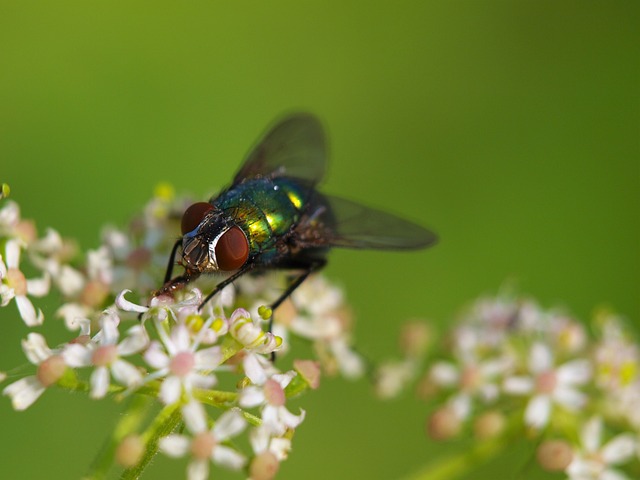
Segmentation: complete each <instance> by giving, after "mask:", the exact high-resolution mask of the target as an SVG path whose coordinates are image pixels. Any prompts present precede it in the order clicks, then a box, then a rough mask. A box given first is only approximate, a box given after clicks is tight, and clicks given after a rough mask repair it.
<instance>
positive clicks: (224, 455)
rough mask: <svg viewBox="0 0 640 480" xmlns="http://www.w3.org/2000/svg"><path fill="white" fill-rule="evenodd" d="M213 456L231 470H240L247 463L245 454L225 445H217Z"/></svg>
mask: <svg viewBox="0 0 640 480" xmlns="http://www.w3.org/2000/svg"><path fill="white" fill-rule="evenodd" d="M211 457H212V459H213V461H214V462H216V463H217V464H218V465H221V466H223V467H226V468H228V469H230V470H240V469H241V468H242V467H244V465H245V464H246V463H247V459H246V458H245V456H244V455H242V454H241V453H238V452H236V451H235V450H234V449H233V448H229V447H227V446H225V445H216V447H215V448H214V449H213V452H212V454H211Z"/></svg>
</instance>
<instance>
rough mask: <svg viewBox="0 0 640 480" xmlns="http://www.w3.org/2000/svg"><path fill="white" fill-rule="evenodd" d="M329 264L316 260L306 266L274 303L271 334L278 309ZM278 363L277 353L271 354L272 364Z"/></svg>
mask: <svg viewBox="0 0 640 480" xmlns="http://www.w3.org/2000/svg"><path fill="white" fill-rule="evenodd" d="M326 264H327V261H326V260H315V261H313V262H312V263H310V264H308V265H307V266H306V269H305V271H304V272H302V273H301V274H300V275H298V276H297V277H296V278H295V279H294V280H293V281H292V282H291V283H290V284H289V286H288V287H287V289H286V290H285V291H284V292H283V293H282V295H280V297H278V299H277V300H276V301H275V302H273V303H272V304H271V312H272V313H271V318H270V319H269V330H268V331H269V332H271V331H272V330H273V318H274V314H275V313H274V312H275V310H276V308H278V307H279V306H280V305H281V304H282V302H284V301H285V300H286V299H287V298H289V297H290V296H291V294H292V293H293V292H294V291H295V290H296V288H298V287H299V286H300V285H302V282H304V281H305V280H306V279H307V277H308V276H309V275H311V274H312V273H313V272H317V271H318V270H320V269H321V268H322V267H324V266H325V265H326ZM275 361H276V352H271V362H275Z"/></svg>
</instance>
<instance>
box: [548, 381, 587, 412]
mask: <svg viewBox="0 0 640 480" xmlns="http://www.w3.org/2000/svg"><path fill="white" fill-rule="evenodd" d="M553 399H554V400H555V401H556V402H558V403H559V404H560V405H562V406H564V407H566V408H568V409H569V410H577V409H579V408H582V407H583V406H584V405H585V404H586V403H587V396H586V395H585V394H584V393H582V392H579V391H578V390H575V389H573V388H571V387H564V386H562V385H560V386H558V387H556V389H555V390H554V392H553Z"/></svg>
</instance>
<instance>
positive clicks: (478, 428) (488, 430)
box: [473, 411, 505, 440]
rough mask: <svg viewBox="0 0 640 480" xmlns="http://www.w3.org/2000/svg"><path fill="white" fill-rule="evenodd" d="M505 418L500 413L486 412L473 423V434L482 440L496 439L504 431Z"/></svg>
mask: <svg viewBox="0 0 640 480" xmlns="http://www.w3.org/2000/svg"><path fill="white" fill-rule="evenodd" d="M504 425H505V418H504V415H503V414H501V413H500V412H496V411H489V412H485V413H483V414H482V415H480V416H479V417H478V418H476V420H475V422H474V423H473V433H474V435H475V436H476V438H478V439H480V440H488V439H491V438H495V437H497V436H498V435H500V434H501V433H502V431H503V430H504Z"/></svg>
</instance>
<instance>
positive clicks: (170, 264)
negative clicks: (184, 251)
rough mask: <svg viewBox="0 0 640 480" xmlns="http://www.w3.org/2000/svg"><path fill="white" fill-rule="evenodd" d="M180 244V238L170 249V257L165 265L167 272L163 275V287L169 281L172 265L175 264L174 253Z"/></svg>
mask: <svg viewBox="0 0 640 480" xmlns="http://www.w3.org/2000/svg"><path fill="white" fill-rule="evenodd" d="M180 244H182V238H179V239H178V240H176V243H175V244H174V245H173V248H172V249H171V255H169V263H168V264H167V271H166V273H165V274H164V285H166V284H167V283H169V280H171V274H172V273H173V264H174V263H175V260H176V253H177V252H178V247H179V246H180Z"/></svg>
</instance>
